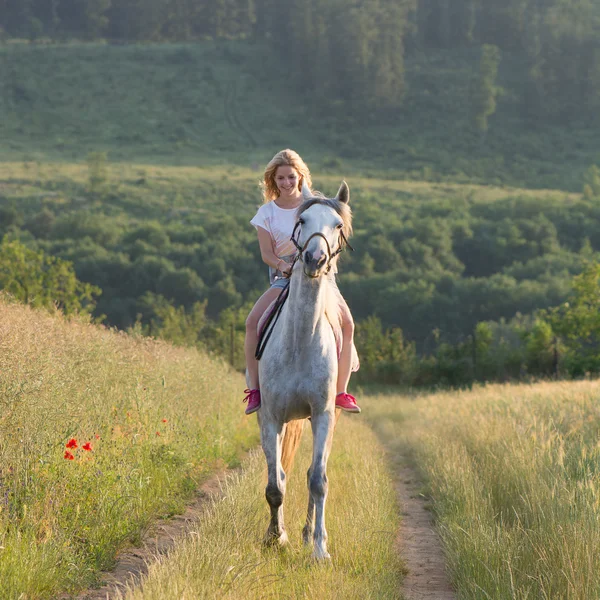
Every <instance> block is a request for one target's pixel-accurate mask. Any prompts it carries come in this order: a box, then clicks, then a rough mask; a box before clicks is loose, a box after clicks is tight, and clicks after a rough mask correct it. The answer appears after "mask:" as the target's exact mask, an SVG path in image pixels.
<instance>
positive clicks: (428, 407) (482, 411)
mask: <svg viewBox="0 0 600 600" xmlns="http://www.w3.org/2000/svg"><path fill="white" fill-rule="evenodd" d="M599 394H600V384H599V383H598V382H589V381H584V382H576V383H573V382H572V383H538V384H534V385H518V386H517V385H494V386H489V387H479V388H475V389H474V390H472V391H462V392H448V393H438V394H432V395H415V396H400V395H397V396H394V395H380V396H375V397H373V398H372V400H371V401H370V402H369V403H366V402H365V405H366V406H365V409H366V410H365V414H366V415H367V416H368V418H369V419H370V420H371V422H372V423H373V424H374V427H375V429H376V430H377V431H378V432H379V434H380V436H381V437H382V438H383V439H384V440H386V441H387V443H388V444H389V445H390V446H391V447H392V448H394V449H395V451H396V452H402V453H407V454H409V455H411V456H412V457H413V459H414V461H415V462H416V465H417V467H418V468H419V469H420V470H421V472H422V474H423V476H424V480H425V481H426V483H427V491H428V493H429V494H431V497H432V500H433V506H434V509H435V512H436V514H437V517H438V523H439V530H440V532H441V535H442V538H443V540H444V544H445V546H446V552H447V556H448V561H449V568H450V572H451V574H452V578H453V580H454V583H455V585H456V588H457V589H458V591H459V597H460V598H473V599H475V598H476V599H482V598H490V599H494V600H497V599H502V598H530V599H533V598H536V599H537V598H543V599H548V600H555V599H557V598H560V599H573V600H575V599H577V600H590V599H592V598H597V597H599V595H600V555H599V554H598V552H597V549H598V547H600V468H599V465H600V405H599V404H598V397H599Z"/></svg>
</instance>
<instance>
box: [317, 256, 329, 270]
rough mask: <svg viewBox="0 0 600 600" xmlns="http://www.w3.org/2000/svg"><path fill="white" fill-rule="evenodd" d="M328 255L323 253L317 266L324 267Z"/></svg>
mask: <svg viewBox="0 0 600 600" xmlns="http://www.w3.org/2000/svg"><path fill="white" fill-rule="evenodd" d="M326 260H327V257H326V256H325V255H324V254H321V258H319V260H318V261H317V268H320V267H322V266H323V265H324V264H325V261H326Z"/></svg>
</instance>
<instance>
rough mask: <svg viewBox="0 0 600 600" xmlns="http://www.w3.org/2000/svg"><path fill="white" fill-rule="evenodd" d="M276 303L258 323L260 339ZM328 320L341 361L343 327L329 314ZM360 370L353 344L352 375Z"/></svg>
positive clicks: (268, 308)
mask: <svg viewBox="0 0 600 600" xmlns="http://www.w3.org/2000/svg"><path fill="white" fill-rule="evenodd" d="M276 302H277V299H275V300H273V302H271V304H269V306H268V307H267V310H265V312H264V314H263V316H262V317H261V318H260V319H259V321H258V326H257V328H256V332H257V334H258V338H259V339H260V337H261V335H262V332H263V329H264V328H265V323H267V320H268V319H269V316H270V315H271V313H272V312H273V309H274V308H275V303H276ZM327 320H328V321H329V324H330V325H331V329H332V330H333V337H334V338H335V347H336V349H337V357H338V360H339V359H340V355H341V353H342V327H341V325H340V323H339V319H335V320H334V319H332V318H331V316H330V315H329V314H327ZM334 321H337V323H334ZM359 368H360V360H359V359H358V352H357V351H356V346H355V345H354V342H352V368H351V371H352V373H355V372H356V371H358V369H359Z"/></svg>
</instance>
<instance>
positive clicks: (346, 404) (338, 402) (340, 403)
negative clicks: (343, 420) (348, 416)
mask: <svg viewBox="0 0 600 600" xmlns="http://www.w3.org/2000/svg"><path fill="white" fill-rule="evenodd" d="M335 406H336V408H341V409H342V410H345V411H346V412H351V413H359V412H360V406H358V404H356V398H355V397H354V396H352V394H348V393H347V392H340V393H339V394H338V395H337V396H336V397H335Z"/></svg>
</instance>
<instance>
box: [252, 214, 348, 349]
mask: <svg viewBox="0 0 600 600" xmlns="http://www.w3.org/2000/svg"><path fill="white" fill-rule="evenodd" d="M300 225H302V222H301V221H298V222H297V223H296V225H295V226H294V230H293V231H292V237H291V238H290V239H291V241H292V243H293V244H294V246H296V248H297V250H298V254H297V255H296V256H295V258H294V260H293V261H292V265H291V268H290V270H289V271H288V272H287V273H285V274H284V277H288V278H289V277H290V276H291V274H292V269H293V268H294V265H295V264H296V261H297V260H300V261H302V262H303V259H302V255H303V254H304V251H305V250H306V247H307V246H308V242H310V240H312V239H313V238H314V237H316V236H321V237H322V238H323V239H324V240H325V244H326V245H327V254H328V256H329V258H328V259H327V267H326V269H325V274H326V275H327V274H328V273H329V271H330V270H331V261H332V260H333V259H334V258H335V257H336V256H337V255H338V254H339V253H340V252H342V251H343V250H344V248H346V246H347V247H348V248H350V250H352V251H354V248H353V247H352V246H351V245H350V243H349V242H348V240H347V238H346V236H345V235H344V232H343V231H342V230H341V229H340V236H339V240H338V247H337V250H336V251H335V252H332V251H331V246H330V245H329V241H328V240H327V238H326V237H325V236H324V235H323V234H322V233H321V232H320V231H317V232H315V233H313V234H312V235H311V236H310V237H309V238H308V239H307V240H306V242H304V246H302V247H301V246H300V244H299V243H298V228H299V227H300ZM289 292H290V286H289V285H288V286H286V287H284V288H283V289H282V290H281V292H280V293H279V296H278V297H277V299H276V300H275V304H274V305H273V308H272V310H271V313H270V314H269V316H268V317H267V320H266V322H265V324H264V325H263V328H262V331H261V332H260V334H259V336H258V343H257V344H256V351H255V353H254V356H255V358H256V360H260V359H261V358H262V355H263V352H264V351H265V347H266V345H267V342H268V341H269V338H270V337H271V334H272V333H273V330H274V329H275V324H276V323H277V320H278V319H279V315H280V314H281V311H282V310H283V305H284V304H285V301H286V300H287V298H288V295H289Z"/></svg>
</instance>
